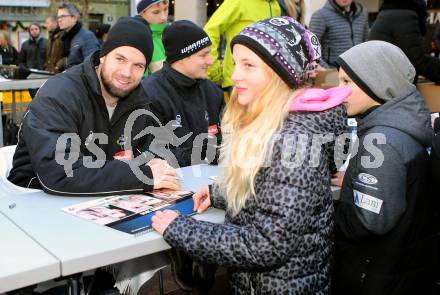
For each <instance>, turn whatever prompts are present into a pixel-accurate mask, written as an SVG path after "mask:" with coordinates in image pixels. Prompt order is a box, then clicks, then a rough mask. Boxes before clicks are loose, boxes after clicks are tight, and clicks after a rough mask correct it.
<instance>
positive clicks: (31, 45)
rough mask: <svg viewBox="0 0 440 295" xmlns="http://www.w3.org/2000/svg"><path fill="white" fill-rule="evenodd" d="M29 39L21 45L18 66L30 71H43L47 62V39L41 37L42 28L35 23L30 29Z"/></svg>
mask: <svg viewBox="0 0 440 295" xmlns="http://www.w3.org/2000/svg"><path fill="white" fill-rule="evenodd" d="M28 32H29V39H28V40H26V41H24V42H23V44H22V45H21V49H20V52H19V54H18V65H19V66H20V67H25V68H28V69H37V70H43V69H44V64H45V62H46V50H47V39H46V38H43V37H42V36H41V27H40V25H39V24H37V23H33V24H31V25H30V26H29V28H28Z"/></svg>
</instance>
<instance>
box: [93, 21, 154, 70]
mask: <svg viewBox="0 0 440 295" xmlns="http://www.w3.org/2000/svg"><path fill="white" fill-rule="evenodd" d="M121 46H130V47H134V48H136V49H138V50H139V51H140V52H142V54H143V55H144V56H145V61H146V62H147V65H148V64H149V63H150V62H151V56H152V55H153V39H152V37H151V33H150V30H149V28H148V27H147V25H146V24H144V23H143V22H141V21H139V20H136V19H135V18H133V17H122V18H120V19H119V20H118V22H117V23H116V24H115V25H114V26H113V27H112V28H111V29H110V31H109V32H108V36H107V40H105V42H104V43H103V44H102V50H101V57H103V56H105V55H107V54H108V53H109V52H110V51H112V50H113V49H115V48H117V47H121Z"/></svg>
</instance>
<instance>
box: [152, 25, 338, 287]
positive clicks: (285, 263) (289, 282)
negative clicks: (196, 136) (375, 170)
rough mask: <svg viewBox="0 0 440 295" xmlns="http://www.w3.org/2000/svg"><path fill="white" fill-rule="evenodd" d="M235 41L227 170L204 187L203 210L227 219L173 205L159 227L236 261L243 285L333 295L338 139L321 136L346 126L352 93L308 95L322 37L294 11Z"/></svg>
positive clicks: (191, 250) (199, 251) (176, 241)
mask: <svg viewBox="0 0 440 295" xmlns="http://www.w3.org/2000/svg"><path fill="white" fill-rule="evenodd" d="M231 46H232V51H233V57H234V61H235V64H236V67H235V70H234V74H233V76H232V79H233V81H234V83H235V85H234V90H233V92H232V96H231V101H230V103H229V105H228V107H227V110H226V113H225V116H224V120H223V122H222V126H223V128H224V130H225V137H224V146H223V151H222V154H221V162H220V163H221V173H220V175H219V178H218V182H217V183H216V184H214V185H213V186H211V187H210V188H208V187H206V188H204V189H202V190H201V191H199V192H198V193H197V194H195V195H194V210H196V211H197V212H199V213H200V212H202V211H204V210H205V209H206V208H207V207H209V206H213V207H216V208H223V209H225V210H226V217H225V223H224V224H212V223H208V222H201V221H196V220H195V219H193V218H191V217H184V216H177V214H176V213H175V212H173V211H169V210H168V211H167V210H165V211H163V212H158V213H157V214H156V215H155V216H154V217H153V227H154V228H155V229H156V230H157V231H158V232H159V233H161V234H163V237H164V239H165V241H166V242H167V243H169V244H170V245H171V246H173V247H176V248H177V249H181V250H183V251H185V252H187V253H188V254H189V255H190V256H191V257H192V258H193V259H195V260H198V261H202V262H206V263H211V264H218V265H222V266H226V267H228V269H229V274H230V283H231V287H232V292H233V294H269V293H270V294H328V293H329V285H330V280H329V271H330V268H329V260H330V251H331V244H332V241H331V237H332V225H333V223H332V214H333V206H332V194H331V189H330V164H329V162H330V158H331V156H332V155H333V152H332V146H333V144H332V143H331V142H328V143H326V144H324V145H323V146H322V147H321V145H313V144H312V142H313V141H315V140H314V139H317V138H318V137H320V136H321V135H328V134H330V135H337V134H339V133H341V132H343V130H344V127H345V125H344V122H345V109H344V107H343V106H341V105H340V104H341V103H342V100H343V99H344V98H345V96H346V94H344V95H345V96H343V95H338V94H331V95H328V93H326V92H325V91H324V90H322V92H320V91H317V92H316V93H318V94H319V93H320V94H326V95H321V96H313V97H311V96H310V95H306V94H307V93H309V92H310V90H305V88H304V85H306V83H307V82H308V77H309V70H310V68H311V67H312V63H313V61H314V60H315V59H317V58H318V57H319V56H320V48H319V43H318V42H317V38H316V36H314V35H313V34H312V33H310V32H309V31H307V30H306V29H305V28H304V27H303V26H301V25H300V24H299V23H298V22H296V21H294V20H293V19H292V18H290V17H278V18H271V19H266V20H263V21H260V22H257V23H255V24H252V25H250V26H248V27H246V28H245V29H244V30H242V31H241V32H240V34H239V35H237V36H236V37H235V38H234V39H233V40H232V42H231ZM316 93H315V94H316ZM310 98H311V99H310ZM308 99H310V100H308ZM318 101H319V103H317V102H318ZM295 149H296V151H297V152H296V153H295Z"/></svg>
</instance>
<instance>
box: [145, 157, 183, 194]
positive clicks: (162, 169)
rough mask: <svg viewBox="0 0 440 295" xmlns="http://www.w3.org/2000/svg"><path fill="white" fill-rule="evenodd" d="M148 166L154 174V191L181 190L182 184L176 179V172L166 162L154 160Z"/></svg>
mask: <svg viewBox="0 0 440 295" xmlns="http://www.w3.org/2000/svg"><path fill="white" fill-rule="evenodd" d="M147 165H148V166H150V168H151V172H152V173H153V181H154V185H153V188H154V189H161V188H167V189H172V190H179V189H180V184H179V182H178V181H177V178H176V170H175V169H174V168H172V167H171V166H170V165H168V163H167V162H166V161H165V160H160V159H153V160H151V161H150V162H148V163H147Z"/></svg>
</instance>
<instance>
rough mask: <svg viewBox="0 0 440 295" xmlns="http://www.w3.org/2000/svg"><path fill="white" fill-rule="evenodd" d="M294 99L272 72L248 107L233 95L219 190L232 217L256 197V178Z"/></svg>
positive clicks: (225, 120)
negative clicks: (272, 140)
mask: <svg viewBox="0 0 440 295" xmlns="http://www.w3.org/2000/svg"><path fill="white" fill-rule="evenodd" d="M268 68H269V66H268ZM293 96H294V90H292V89H291V88H289V86H287V84H286V83H285V82H284V81H283V80H281V78H280V77H279V76H278V75H277V74H276V73H275V72H274V71H273V70H272V69H271V68H269V83H268V85H267V87H266V88H265V89H264V90H263V92H262V93H261V95H260V96H259V97H257V98H256V99H255V100H254V101H253V102H251V103H250V104H249V105H247V106H242V105H240V104H239V103H238V100H237V93H236V92H235V91H234V90H233V91H232V95H231V100H230V101H229V104H228V106H227V109H226V112H225V115H224V117H223V120H222V130H223V145H222V152H221V158H220V165H221V167H222V168H223V169H221V173H220V177H219V186H220V189H221V190H222V193H223V196H225V198H226V203H227V209H228V211H229V212H230V214H232V215H233V216H234V215H236V214H237V213H238V212H240V210H241V209H242V208H243V207H244V206H245V203H246V201H247V200H248V199H249V198H250V197H252V196H255V188H254V185H255V178H256V176H257V173H258V171H259V170H260V168H261V167H262V166H263V165H264V162H265V160H270V159H266V156H267V154H268V148H269V145H270V142H271V138H272V136H273V135H274V134H275V132H277V131H278V130H280V128H281V127H282V123H283V121H284V119H285V117H286V116H287V113H288V108H287V105H288V103H289V101H290V99H291V98H292V97H293Z"/></svg>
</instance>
